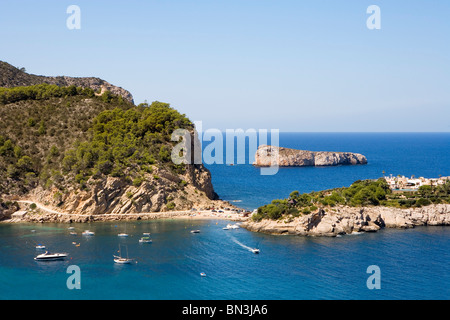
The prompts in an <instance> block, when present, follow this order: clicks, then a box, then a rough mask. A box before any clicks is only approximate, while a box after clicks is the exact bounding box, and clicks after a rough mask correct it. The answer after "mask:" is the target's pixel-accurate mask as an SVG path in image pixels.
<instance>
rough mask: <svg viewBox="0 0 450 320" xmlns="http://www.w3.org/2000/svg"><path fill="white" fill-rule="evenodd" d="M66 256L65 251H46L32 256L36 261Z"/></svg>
mask: <svg viewBox="0 0 450 320" xmlns="http://www.w3.org/2000/svg"><path fill="white" fill-rule="evenodd" d="M66 257H67V253H49V252H48V251H46V252H45V253H43V254H40V255H38V256H37V257H35V258H34V260H36V261H54V260H64V258H66Z"/></svg>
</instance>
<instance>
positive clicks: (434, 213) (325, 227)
mask: <svg viewBox="0 0 450 320" xmlns="http://www.w3.org/2000/svg"><path fill="white" fill-rule="evenodd" d="M449 225H450V205H449V204H437V205H430V206H426V207H422V208H411V209H399V208H390V207H363V208H355V207H346V206H340V207H335V208H330V209H327V210H323V209H319V210H318V211H317V212H315V213H311V214H309V215H304V216H301V217H297V218H291V219H288V218H284V219H281V220H276V221H274V220H267V219H264V220H261V221H260V222H254V221H252V220H248V221H246V222H244V223H243V224H242V227H244V228H246V229H247V230H249V231H253V232H262V233H268V234H275V235H299V236H329V237H336V236H338V235H344V234H352V233H356V232H376V231H378V230H380V229H382V228H404V229H405V228H414V227H415V226H449Z"/></svg>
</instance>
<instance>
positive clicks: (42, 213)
mask: <svg viewBox="0 0 450 320" xmlns="http://www.w3.org/2000/svg"><path fill="white" fill-rule="evenodd" d="M17 202H18V203H19V204H20V205H21V207H23V208H22V209H21V211H18V212H16V213H14V214H12V216H11V219H7V220H4V221H2V222H4V223H20V222H39V223H44V222H58V223H80V222H81V223H85V222H95V221H122V220H123V221H126V220H128V221H130V220H155V219H193V220H195V219H210V220H211V219H214V220H231V221H246V220H247V219H248V215H246V214H244V213H242V212H237V209H234V208H228V209H229V210H222V209H219V210H214V209H212V210H196V209H194V210H183V211H166V212H139V213H125V214H112V213H106V214H89V213H69V212H62V211H58V210H55V209H53V208H50V207H48V206H45V205H43V204H40V203H38V202H34V201H31V200H18V201H17ZM33 203H34V204H35V205H36V208H35V209H33V210H30V209H29V205H31V204H33Z"/></svg>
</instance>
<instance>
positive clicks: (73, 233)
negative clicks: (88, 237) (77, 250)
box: [69, 231, 77, 236]
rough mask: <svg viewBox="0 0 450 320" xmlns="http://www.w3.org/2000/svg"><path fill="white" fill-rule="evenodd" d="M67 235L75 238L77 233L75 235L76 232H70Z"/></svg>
mask: <svg viewBox="0 0 450 320" xmlns="http://www.w3.org/2000/svg"><path fill="white" fill-rule="evenodd" d="M69 234H70V235H72V236H76V235H77V233H76V232H73V231H72V232H69Z"/></svg>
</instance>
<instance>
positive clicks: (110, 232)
mask: <svg viewBox="0 0 450 320" xmlns="http://www.w3.org/2000/svg"><path fill="white" fill-rule="evenodd" d="M226 223H227V222H225V221H188V220H183V221H151V222H133V223H130V222H128V223H127V224H126V225H125V224H123V223H122V224H118V225H117V224H113V223H93V224H90V225H83V224H79V225H74V226H75V227H76V228H77V231H78V232H79V233H80V232H81V231H83V230H84V229H86V228H89V229H90V230H92V231H95V232H96V235H95V236H93V237H85V236H81V235H79V236H72V235H70V234H69V231H68V230H67V229H66V228H67V226H66V225H59V224H50V225H0V238H1V240H2V241H1V244H0V261H1V266H0V274H1V278H0V299H169V300H179V299H187V300H191V299H207V300H216V299H226V300H229V299H264V300H277V299H283V300H284V299H448V298H449V297H450V289H449V288H448V283H449V281H450V275H449V267H448V262H449V261H450V260H449V258H450V255H449V250H448V248H450V232H449V231H448V229H446V228H445V227H421V228H416V229H413V230H390V229H389V230H383V231H381V232H379V233H370V234H359V235H349V236H343V237H340V238H303V237H276V236H269V235H263V234H257V233H252V232H248V231H246V230H244V229H237V230H228V231H225V230H222V228H223V227H224V226H225V225H226ZM116 226H117V227H116ZM125 228H126V229H127V233H129V234H130V236H129V237H128V238H119V237H118V236H117V234H118V233H119V232H122V231H124V229H125ZM33 229H34V230H35V232H31V230H33ZM192 229H200V230H201V232H200V233H198V234H191V233H190V230H192ZM143 232H151V233H152V238H153V243H151V244H139V243H138V239H139V238H140V236H141V235H142V233H143ZM74 241H75V242H77V243H79V244H80V246H79V247H76V246H75V245H73V244H72V242H74ZM38 242H39V243H43V244H45V245H46V246H47V248H49V249H50V250H53V251H55V252H56V251H57V252H67V253H69V257H68V259H67V260H65V261H54V262H36V261H34V260H33V258H34V257H35V256H36V255H37V254H38V253H39V252H38V250H36V249H35V247H34V246H35V243H38ZM119 244H121V247H122V252H123V253H125V250H124V248H125V246H126V247H127V248H128V254H129V257H130V258H135V259H136V261H137V263H134V264H131V265H117V264H115V263H114V262H113V254H116V253H117V250H118V247H119ZM256 246H257V247H259V248H260V250H261V253H260V254H259V255H256V254H254V253H252V252H250V251H249V250H248V248H249V247H256ZM69 265H77V266H79V267H80V270H81V279H80V280H81V281H80V284H81V289H80V290H76V289H73V290H69V289H68V288H67V286H66V281H67V278H68V277H69V276H70V274H67V273H66V270H67V267H68V266H69ZM369 265H378V266H379V267H380V269H381V289H380V290H369V289H368V288H367V286H366V281H367V278H368V277H369V274H367V273H366V271H367V267H368V266H369ZM201 272H204V273H206V277H201V276H200V273H201Z"/></svg>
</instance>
